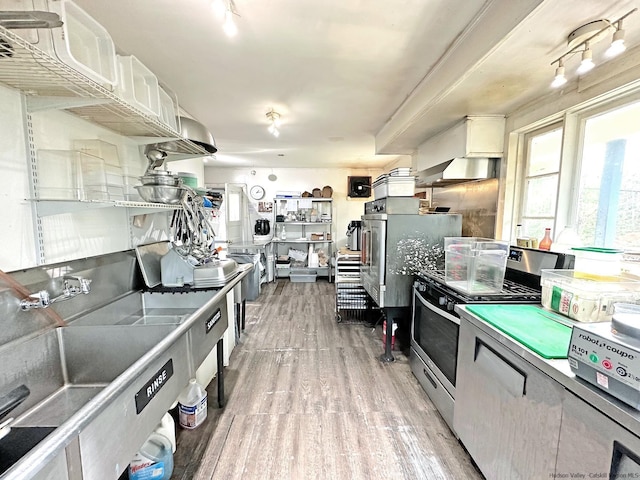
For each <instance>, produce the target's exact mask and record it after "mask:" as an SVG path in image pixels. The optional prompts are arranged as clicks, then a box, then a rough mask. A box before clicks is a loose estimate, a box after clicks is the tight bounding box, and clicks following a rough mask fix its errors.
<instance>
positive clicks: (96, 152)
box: [73, 139, 121, 168]
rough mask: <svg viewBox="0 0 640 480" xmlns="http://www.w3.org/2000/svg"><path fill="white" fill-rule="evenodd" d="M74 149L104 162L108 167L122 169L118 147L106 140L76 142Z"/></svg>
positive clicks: (74, 142)
mask: <svg viewBox="0 0 640 480" xmlns="http://www.w3.org/2000/svg"><path fill="white" fill-rule="evenodd" d="M73 149H74V150H78V151H80V152H84V153H88V154H89V155H93V156H94V157H99V158H101V159H102V160H104V163H105V165H106V166H111V167H118V168H121V164H120V156H119V155H118V147H116V146H115V145H113V144H112V143H109V142H105V141H104V140H98V139H90V140H74V141H73Z"/></svg>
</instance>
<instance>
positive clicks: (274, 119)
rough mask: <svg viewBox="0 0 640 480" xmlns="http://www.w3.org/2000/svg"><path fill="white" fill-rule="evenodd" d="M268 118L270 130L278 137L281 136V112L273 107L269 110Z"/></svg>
mask: <svg viewBox="0 0 640 480" xmlns="http://www.w3.org/2000/svg"><path fill="white" fill-rule="evenodd" d="M267 120H268V121H269V127H268V128H267V130H268V132H269V133H270V134H271V135H273V136H274V137H276V138H278V137H279V136H280V114H279V113H278V112H276V111H274V110H273V108H272V109H271V110H269V111H268V112H267Z"/></svg>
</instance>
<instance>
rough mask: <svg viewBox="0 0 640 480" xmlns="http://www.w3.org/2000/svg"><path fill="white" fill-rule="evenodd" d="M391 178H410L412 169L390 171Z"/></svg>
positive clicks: (403, 168)
mask: <svg viewBox="0 0 640 480" xmlns="http://www.w3.org/2000/svg"><path fill="white" fill-rule="evenodd" d="M389 176H391V177H410V176H411V167H399V168H394V169H393V170H390V171H389Z"/></svg>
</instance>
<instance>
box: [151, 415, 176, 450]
mask: <svg viewBox="0 0 640 480" xmlns="http://www.w3.org/2000/svg"><path fill="white" fill-rule="evenodd" d="M154 432H156V433H159V434H160V435H164V436H165V437H167V438H168V439H169V441H170V442H171V451H172V452H173V453H176V422H175V421H174V420H173V417H172V416H171V414H170V413H169V412H167V413H165V414H164V416H163V417H162V420H161V421H160V423H159V424H158V426H157V427H156V429H155V430H154Z"/></svg>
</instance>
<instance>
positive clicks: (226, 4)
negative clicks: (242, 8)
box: [211, 0, 240, 37]
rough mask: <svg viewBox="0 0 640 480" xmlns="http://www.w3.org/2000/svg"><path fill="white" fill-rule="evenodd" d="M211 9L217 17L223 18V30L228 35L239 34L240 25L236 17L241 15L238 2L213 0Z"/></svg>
mask: <svg viewBox="0 0 640 480" xmlns="http://www.w3.org/2000/svg"><path fill="white" fill-rule="evenodd" d="M211 9H212V10H213V12H214V13H215V15H216V17H218V18H219V19H220V20H222V22H223V23H222V30H223V31H224V33H226V34H227V36H228V37H235V36H236V35H237V34H238V26H237V25H236V22H235V19H234V17H236V16H237V17H239V16H240V15H239V14H238V10H237V9H236V4H235V2H234V1H233V0H213V1H212V2H211Z"/></svg>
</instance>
